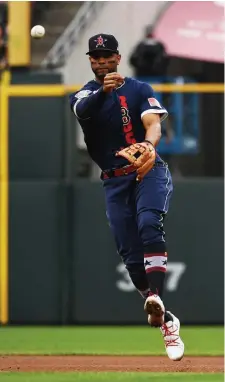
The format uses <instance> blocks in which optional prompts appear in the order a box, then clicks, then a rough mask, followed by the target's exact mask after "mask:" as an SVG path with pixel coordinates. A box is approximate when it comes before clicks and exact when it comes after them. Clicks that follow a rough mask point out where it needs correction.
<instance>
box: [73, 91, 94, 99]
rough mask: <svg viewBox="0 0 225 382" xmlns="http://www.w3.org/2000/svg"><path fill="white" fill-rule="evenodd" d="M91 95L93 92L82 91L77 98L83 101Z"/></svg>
mask: <svg viewBox="0 0 225 382" xmlns="http://www.w3.org/2000/svg"><path fill="white" fill-rule="evenodd" d="M91 93H92V91H91V90H81V91H80V92H78V93H77V94H76V95H75V98H77V99H82V98H85V97H88V96H89V95H90V94H91Z"/></svg>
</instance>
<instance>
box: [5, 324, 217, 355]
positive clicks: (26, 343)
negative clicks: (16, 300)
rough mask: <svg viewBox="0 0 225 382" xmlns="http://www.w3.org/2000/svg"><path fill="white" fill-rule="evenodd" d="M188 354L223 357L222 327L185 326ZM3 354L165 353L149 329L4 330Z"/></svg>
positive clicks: (154, 330) (183, 328) (184, 332)
mask: <svg viewBox="0 0 225 382" xmlns="http://www.w3.org/2000/svg"><path fill="white" fill-rule="evenodd" d="M181 334H182V338H183V340H184V342H185V348H186V351H185V354H186V355H223V351H224V337H223V327H182V330H181ZM0 354H127V355H128V354H134V355H144V354H146V355H151V354H152V355H153V354H154V355H160V354H164V346H163V342H162V338H161V333H160V331H159V330H158V329H155V328H150V327H148V326H146V327H79V326H77V327H1V328H0Z"/></svg>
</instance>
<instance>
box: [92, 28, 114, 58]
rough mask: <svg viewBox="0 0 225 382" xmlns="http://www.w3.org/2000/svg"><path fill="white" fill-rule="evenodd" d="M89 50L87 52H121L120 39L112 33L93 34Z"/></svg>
mask: <svg viewBox="0 0 225 382" xmlns="http://www.w3.org/2000/svg"><path fill="white" fill-rule="evenodd" d="M88 47H89V51H88V52H87V53H86V54H91V53H95V52H99V51H106V52H112V53H119V51H118V41H117V39H116V38H115V37H114V36H113V35H111V34H105V33H99V34H96V35H95V36H92V37H91V38H90V39H89V42H88Z"/></svg>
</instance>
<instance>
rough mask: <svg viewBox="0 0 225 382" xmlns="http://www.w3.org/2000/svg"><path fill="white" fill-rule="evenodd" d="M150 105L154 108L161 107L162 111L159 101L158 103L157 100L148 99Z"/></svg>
mask: <svg viewBox="0 0 225 382" xmlns="http://www.w3.org/2000/svg"><path fill="white" fill-rule="evenodd" d="M148 102H149V105H150V106H152V107H159V108H160V109H161V108H162V106H161V105H160V103H159V101H157V99H156V98H148Z"/></svg>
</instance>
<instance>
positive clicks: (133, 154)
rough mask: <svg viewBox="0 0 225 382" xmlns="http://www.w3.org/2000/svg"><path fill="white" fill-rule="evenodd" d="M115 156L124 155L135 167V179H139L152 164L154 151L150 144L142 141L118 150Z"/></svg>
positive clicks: (153, 162) (154, 155)
mask: <svg viewBox="0 0 225 382" xmlns="http://www.w3.org/2000/svg"><path fill="white" fill-rule="evenodd" d="M116 156H121V157H124V158H125V159H127V160H128V162H130V163H132V164H133V165H134V166H135V167H136V168H137V174H138V175H137V180H138V181H140V180H142V179H143V177H144V176H145V175H146V174H147V173H148V172H149V171H150V170H151V169H152V167H153V166H154V164H155V157H156V153H155V149H154V147H153V146H152V145H149V144H148V143H145V142H142V143H134V144H133V145H131V146H129V147H126V148H125V149H122V150H120V151H118V152H117V153H116Z"/></svg>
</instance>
